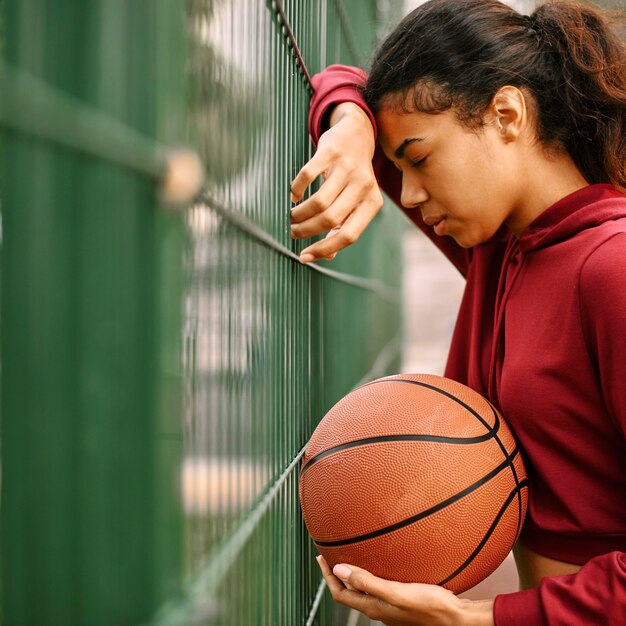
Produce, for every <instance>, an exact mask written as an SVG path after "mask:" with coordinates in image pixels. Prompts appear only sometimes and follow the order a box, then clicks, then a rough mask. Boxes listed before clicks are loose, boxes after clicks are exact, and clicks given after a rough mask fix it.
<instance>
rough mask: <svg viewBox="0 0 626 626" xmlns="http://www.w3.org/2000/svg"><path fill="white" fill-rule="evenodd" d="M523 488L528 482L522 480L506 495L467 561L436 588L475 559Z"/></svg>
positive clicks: (448, 580)
mask: <svg viewBox="0 0 626 626" xmlns="http://www.w3.org/2000/svg"><path fill="white" fill-rule="evenodd" d="M524 487H528V480H526V479H525V480H523V481H522V482H521V483H520V484H519V485H517V486H516V487H513V489H512V491H511V493H510V494H509V495H508V497H507V499H506V500H505V501H504V504H503V505H502V506H501V507H500V510H499V511H498V514H497V515H496V517H495V519H494V520H493V522H492V523H491V526H490V527H489V528H488V529H487V532H486V533H485V534H484V536H483V538H482V539H481V540H480V543H479V544H478V545H477V546H476V548H475V549H474V551H473V552H472V553H471V554H470V555H469V556H468V557H467V559H466V560H465V562H464V563H463V564H462V565H460V566H459V567H458V568H457V569H456V570H454V572H452V574H450V576H448V577H447V578H444V579H443V580H442V581H441V582H438V583H437V585H438V586H440V587H441V586H442V585H445V584H446V583H448V582H450V581H451V580H452V579H453V578H456V577H457V576H458V575H459V574H460V573H461V572H462V571H463V570H464V569H465V568H466V567H467V566H468V565H469V564H470V563H471V562H472V561H473V560H474V559H475V558H476V556H477V555H478V553H479V552H480V551H481V550H482V549H483V548H484V546H485V544H486V543H487V541H489V537H491V535H493V531H494V530H495V529H496V526H497V525H498V522H499V521H500V519H501V518H502V516H503V515H504V512H505V511H506V509H507V507H508V506H509V504H511V502H512V500H513V498H515V496H516V495H517V494H519V493H520V492H521V490H522V489H523V488H524Z"/></svg>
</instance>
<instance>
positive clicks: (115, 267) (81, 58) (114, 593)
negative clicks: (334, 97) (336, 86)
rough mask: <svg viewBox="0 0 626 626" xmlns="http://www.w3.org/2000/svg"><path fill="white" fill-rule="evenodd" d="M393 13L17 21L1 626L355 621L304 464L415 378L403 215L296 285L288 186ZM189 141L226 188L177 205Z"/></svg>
mask: <svg viewBox="0 0 626 626" xmlns="http://www.w3.org/2000/svg"><path fill="white" fill-rule="evenodd" d="M400 4H401V3H400V2H392V1H391V0H387V1H386V2H384V3H383V2H380V3H378V4H377V3H376V2H375V1H374V0H366V1H360V2H359V1H357V0H314V1H310V2H309V1H304V0H298V1H296V0H285V1H284V2H278V1H267V2H265V1H263V2H262V1H257V2H250V1H249V0H232V1H226V0H187V1H186V2H183V0H180V1H177V0H176V1H175V0H137V1H134V2H124V1H123V0H82V1H81V2H75V1H74V0H55V2H50V1H48V2H46V1H44V0H19V2H18V1H17V0H10V1H8V2H7V1H4V2H3V3H2V4H1V5H0V6H1V7H2V10H3V12H4V13H3V15H2V25H3V33H4V41H3V43H2V45H3V59H2V62H3V72H2V75H1V77H0V81H1V84H2V90H1V91H2V97H1V98H0V128H1V133H2V134H1V136H0V138H1V141H2V151H1V152H0V193H1V195H2V218H3V222H2V233H3V239H2V250H1V259H0V268H1V270H2V276H1V280H0V285H1V310H0V316H1V321H2V323H1V329H0V333H1V334H0V345H1V350H2V352H1V359H2V399H1V410H2V424H1V427H0V428H1V436H2V461H1V462H2V479H3V485H2V511H1V516H2V518H1V522H2V538H1V549H2V570H1V571H2V619H3V623H6V624H7V625H9V624H10V625H11V626H21V625H29V626H30V625H31V624H32V625H35V624H36V625H37V626H42V625H45V624H54V625H56V624H63V625H64V626H66V625H68V626H71V625H74V624H76V625H83V624H84V625H87V624H88V625H89V626H94V625H96V626H97V625H100V624H102V625H103V626H105V625H106V626H111V625H114V624H115V625H117V624H119V625H126V624H128V625H133V626H138V625H140V624H143V625H146V626H147V625H148V624H151V625H152V626H157V625H158V626H175V625H177V624H185V625H187V624H189V625H192V624H193V625H195V624H207V625H218V624H219V625H224V626H226V625H233V626H248V625H250V626H252V625H257V624H259V625H266V624H267V625H270V624H271V625H283V624H284V625H286V626H287V625H288V626H291V625H293V624H302V625H310V626H312V625H313V624H318V625H320V626H324V625H327V626H328V625H335V624H337V625H339V624H345V623H346V622H347V620H348V615H347V614H346V611H345V610H343V609H341V608H340V607H336V606H335V605H334V604H333V603H332V601H331V600H330V597H329V595H328V593H327V591H326V590H325V588H324V585H323V583H322V580H321V576H320V573H319V570H318V568H317V565H316V563H315V561H314V556H315V549H314V546H313V545H312V543H311V541H310V539H309V537H308V536H307V534H306V529H305V528H304V525H303V522H302V517H301V514H300V509H299V504H298V466H299V461H300V458H301V455H302V452H303V449H304V445H305V444H306V441H307V440H308V438H309V436H310V435H311V433H312V431H313V429H314V428H315V426H316V424H317V423H318V422H319V420H320V419H321V418H322V416H323V415H324V414H325V412H326V411H327V410H328V409H329V408H330V406H332V404H334V403H335V402H336V401H337V400H338V399H339V398H340V397H341V396H343V395H344V394H345V393H347V392H348V391H350V390H351V389H352V388H353V387H355V386H356V385H358V384H359V383H361V382H364V381H365V380H368V379H371V378H375V377H377V376H382V375H384V374H386V373H390V372H392V371H395V370H396V369H397V367H398V359H399V354H400V345H401V337H400V335H399V329H400V327H401V322H400V310H401V307H400V302H399V297H400V293H399V286H400V283H401V280H400V258H399V246H398V242H399V237H400V232H401V229H402V228H403V224H404V222H403V220H402V218H401V217H400V215H399V212H398V211H396V210H395V209H393V208H391V207H387V206H386V207H385V208H383V210H382V211H381V213H380V214H379V216H377V217H376V218H375V220H374V222H373V224H372V225H371V227H370V228H369V229H368V231H367V232H366V233H365V234H364V235H363V236H362V237H361V239H360V240H359V242H358V243H357V244H356V245H355V246H353V247H352V248H351V249H349V250H346V251H344V252H342V253H341V254H340V255H339V256H338V257H337V259H336V260H335V261H333V262H332V263H320V264H317V267H303V266H301V265H300V264H299V263H298V261H297V255H298V252H299V251H300V250H301V249H303V247H304V245H307V244H306V242H305V243H303V242H294V241H292V240H291V239H290V237H289V226H290V224H289V210H290V207H291V203H290V199H289V183H290V181H291V179H292V178H293V176H294V175H295V174H296V172H297V171H298V170H299V169H300V167H302V165H303V164H304V163H305V162H306V161H307V159H308V158H309V157H310V156H311V155H312V147H311V145H310V141H309V138H308V135H307V130H306V117H307V111H308V102H309V99H310V96H311V87H310V82H309V77H310V75H311V74H313V73H314V72H316V71H319V70H320V69H321V68H323V67H324V66H326V65H328V64H330V63H335V62H342V63H351V64H357V63H362V62H363V61H364V60H365V59H366V58H367V56H368V55H369V52H370V50H371V47H372V45H373V44H374V42H375V40H376V37H377V34H378V29H379V28H380V24H383V25H385V24H387V23H388V22H389V21H392V20H393V19H394V18H395V17H397V14H398V12H399V10H400V7H399V5H400ZM181 140H184V141H185V142H186V143H190V144H192V145H193V146H194V147H195V148H196V149H197V151H198V153H199V154H200V155H201V157H202V159H203V161H204V164H205V167H206V186H205V188H204V189H203V191H202V193H201V195H200V197H199V200H198V201H197V202H194V203H193V204H192V205H191V206H188V207H187V208H185V209H184V210H179V211H171V210H169V209H167V208H164V207H162V206H160V205H159V203H158V202H157V200H156V198H157V194H158V191H159V179H160V175H161V173H162V171H163V169H164V167H165V160H164V153H163V146H164V145H170V144H175V143H177V142H180V141H181Z"/></svg>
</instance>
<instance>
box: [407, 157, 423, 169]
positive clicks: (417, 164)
mask: <svg viewBox="0 0 626 626" xmlns="http://www.w3.org/2000/svg"><path fill="white" fill-rule="evenodd" d="M426 159H427V157H424V158H423V159H418V160H417V161H411V167H421V166H422V165H424V162H425V161H426Z"/></svg>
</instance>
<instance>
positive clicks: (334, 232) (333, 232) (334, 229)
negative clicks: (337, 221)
mask: <svg viewBox="0 0 626 626" xmlns="http://www.w3.org/2000/svg"><path fill="white" fill-rule="evenodd" d="M340 230H341V226H337V227H336V228H333V229H332V230H331V231H330V232H329V233H327V235H326V237H324V239H330V238H331V237H333V236H334V235H336V234H337V233H338V232H339V231H340ZM336 256H337V253H336V252H333V253H332V254H330V255H328V256H327V257H324V258H325V259H326V260H327V261H332V260H333V259H334V258H335V257H336Z"/></svg>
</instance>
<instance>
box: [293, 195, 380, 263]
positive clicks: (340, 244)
mask: <svg viewBox="0 0 626 626" xmlns="http://www.w3.org/2000/svg"><path fill="white" fill-rule="evenodd" d="M380 206H381V205H379V204H378V202H374V201H368V202H364V203H363V204H361V205H360V206H358V207H357V208H356V209H355V210H354V211H353V212H352V214H351V215H350V216H349V217H348V219H347V220H346V222H345V223H344V224H343V225H342V227H341V229H340V230H339V231H338V232H337V234H335V235H333V236H332V237H330V238H327V239H322V241H317V242H316V243H314V244H313V245H311V246H309V247H308V248H305V249H304V250H302V252H301V253H300V259H301V261H302V262H309V263H310V262H311V261H314V260H316V259H325V258H326V257H328V256H331V255H333V254H336V253H337V252H339V251H340V250H343V249H344V248H347V247H348V246H349V245H350V244H352V243H354V242H355V241H356V240H357V239H358V238H359V237H360V236H361V234H362V233H363V231H364V230H365V229H366V228H367V225H368V224H369V223H370V222H371V221H372V220H373V219H374V216H375V215H376V214H377V213H378V211H380ZM305 255H306V259H307V260H306V261H304V260H303V258H302V257H303V256H305Z"/></svg>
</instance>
